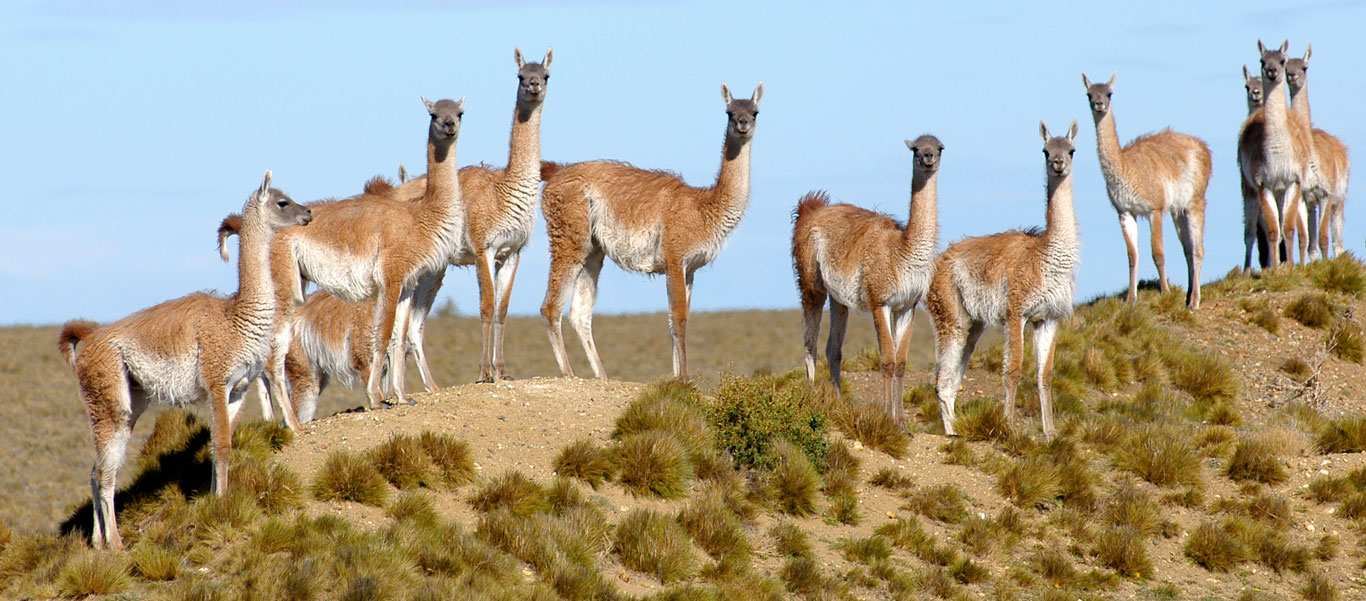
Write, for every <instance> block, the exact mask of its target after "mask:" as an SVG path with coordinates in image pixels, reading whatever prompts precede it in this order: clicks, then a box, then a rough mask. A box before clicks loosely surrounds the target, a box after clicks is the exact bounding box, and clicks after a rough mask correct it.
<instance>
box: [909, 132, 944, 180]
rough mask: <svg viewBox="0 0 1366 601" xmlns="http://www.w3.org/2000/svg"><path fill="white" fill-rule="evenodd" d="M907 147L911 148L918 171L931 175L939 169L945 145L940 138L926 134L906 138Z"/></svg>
mask: <svg viewBox="0 0 1366 601" xmlns="http://www.w3.org/2000/svg"><path fill="white" fill-rule="evenodd" d="M906 148H909V149H911V154H912V155H913V156H914V157H915V160H914V162H913V165H914V168H915V170H916V172H918V173H923V174H925V175H931V174H933V173H935V172H937V171H939V159H940V157H941V156H942V155H943V154H944V145H943V144H941V143H940V142H939V138H936V137H934V136H931V135H930V134H925V135H923V136H920V137H919V138H916V139H914V140H906Z"/></svg>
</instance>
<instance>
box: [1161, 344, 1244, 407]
mask: <svg viewBox="0 0 1366 601" xmlns="http://www.w3.org/2000/svg"><path fill="white" fill-rule="evenodd" d="M1167 369H1168V373H1169V375H1170V376H1171V380H1172V385H1173V386H1175V387H1176V388H1177V389H1178V390H1181V391H1183V392H1185V393H1186V394H1189V395H1191V397H1192V398H1194V399H1195V401H1196V402H1197V403H1200V404H1202V405H1213V404H1217V403H1219V402H1232V401H1234V400H1236V399H1237V397H1238V376H1237V375H1236V374H1234V373H1233V368H1232V367H1230V366H1229V364H1228V362H1227V361H1225V360H1224V359H1222V358H1220V357H1219V356H1218V355H1213V354H1204V353H1196V352H1177V353H1172V355H1171V358H1170V359H1169V360H1168V361H1167Z"/></svg>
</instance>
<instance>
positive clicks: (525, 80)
mask: <svg viewBox="0 0 1366 601" xmlns="http://www.w3.org/2000/svg"><path fill="white" fill-rule="evenodd" d="M514 54H515V57H516V59H517V104H520V105H523V106H535V105H538V104H540V103H541V101H543V100H545V92H546V85H547V84H549V83H550V61H551V59H553V58H554V56H555V55H554V52H553V51H551V50H547V51H546V53H545V59H543V60H542V61H541V62H539V63H528V62H526V61H525V60H523V59H522V51H521V49H517V50H516V51H515V52H514Z"/></svg>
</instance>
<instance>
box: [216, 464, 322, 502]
mask: <svg viewBox="0 0 1366 601" xmlns="http://www.w3.org/2000/svg"><path fill="white" fill-rule="evenodd" d="M228 479H229V481H230V482H232V486H233V487H235V488H238V489H240V490H242V491H243V492H244V493H246V494H247V495H249V496H250V497H252V498H253V499H255V501H256V504H257V505H259V506H260V507H261V509H262V510H263V511H265V512H266V513H268V514H272V515H273V514H277V513H280V512H283V511H286V510H289V509H294V508H295V507H298V506H299V505H300V504H302V503H303V490H304V486H303V483H302V482H300V481H299V476H298V475H296V474H295V473H294V472H292V471H290V470H289V468H286V467H285V466H283V465H280V464H278V463H275V462H274V461H270V460H267V461H265V462H261V461H256V460H253V459H250V458H245V457H242V458H234V461H233V465H232V469H231V470H230V472H229V475H228Z"/></svg>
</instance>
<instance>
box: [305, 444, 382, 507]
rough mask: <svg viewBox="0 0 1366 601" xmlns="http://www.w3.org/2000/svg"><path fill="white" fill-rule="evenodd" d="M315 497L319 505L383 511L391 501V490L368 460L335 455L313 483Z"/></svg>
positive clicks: (325, 463)
mask: <svg viewBox="0 0 1366 601" xmlns="http://www.w3.org/2000/svg"><path fill="white" fill-rule="evenodd" d="M313 496H314V498H316V499H318V500H319V501H352V502H355V503H360V504H362V505H373V506H375V507H381V506H383V505H384V502H385V500H387V499H388V498H389V486H388V483H387V482H386V481H385V479H384V476H383V475H381V474H380V473H379V470H377V469H375V466H374V464H372V463H370V461H369V460H367V459H366V458H365V457H363V456H361V455H359V454H357V453H351V452H348V451H333V452H332V454H330V455H328V456H327V460H326V461H324V462H323V467H322V469H321V470H319V471H318V474H317V476H315V477H314V479H313Z"/></svg>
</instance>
